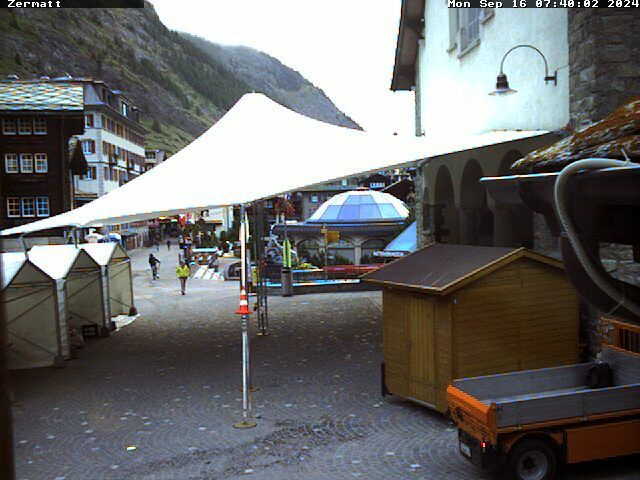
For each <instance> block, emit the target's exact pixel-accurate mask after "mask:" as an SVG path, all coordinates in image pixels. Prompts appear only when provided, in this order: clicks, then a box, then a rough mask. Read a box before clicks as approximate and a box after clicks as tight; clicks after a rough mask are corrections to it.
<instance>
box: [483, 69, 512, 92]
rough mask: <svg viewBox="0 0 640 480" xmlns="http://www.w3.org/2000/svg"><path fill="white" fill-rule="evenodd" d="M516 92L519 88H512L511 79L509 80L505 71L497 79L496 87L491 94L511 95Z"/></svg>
mask: <svg viewBox="0 0 640 480" xmlns="http://www.w3.org/2000/svg"><path fill="white" fill-rule="evenodd" d="M516 92H517V90H512V89H511V88H510V87H509V80H507V76H506V75H505V74H504V73H500V74H499V75H498V78H497V79H496V89H495V90H494V91H493V92H491V93H490V94H489V95H511V94H512V93H516Z"/></svg>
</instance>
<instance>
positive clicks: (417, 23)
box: [391, 0, 425, 91]
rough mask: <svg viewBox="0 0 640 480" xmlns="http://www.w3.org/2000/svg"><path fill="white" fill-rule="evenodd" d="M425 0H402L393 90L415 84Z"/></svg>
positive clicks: (407, 88)
mask: <svg viewBox="0 0 640 480" xmlns="http://www.w3.org/2000/svg"><path fill="white" fill-rule="evenodd" d="M424 7H425V0H402V7H401V13H400V26H399V29H398V41H397V44H396V57H395V62H394V65H393V77H392V79H391V90H393V91H398V90H411V88H412V87H413V86H414V85H415V77H416V61H417V59H418V40H419V38H420V33H421V31H422V23H423V12H424Z"/></svg>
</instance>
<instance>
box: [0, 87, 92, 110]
mask: <svg viewBox="0 0 640 480" xmlns="http://www.w3.org/2000/svg"><path fill="white" fill-rule="evenodd" d="M83 109H84V100H83V86H82V84H81V83H65V82H26V81H25V82H20V81H11V82H0V111H3V110H4V111H7V110H10V111H22V110H37V111H76V110H77V111H82V110H83Z"/></svg>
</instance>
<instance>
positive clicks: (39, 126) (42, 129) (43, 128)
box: [33, 118, 47, 135]
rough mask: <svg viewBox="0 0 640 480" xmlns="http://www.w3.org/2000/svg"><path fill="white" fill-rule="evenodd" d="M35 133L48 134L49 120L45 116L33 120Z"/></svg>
mask: <svg viewBox="0 0 640 480" xmlns="http://www.w3.org/2000/svg"><path fill="white" fill-rule="evenodd" d="M33 133H35V134H36V135H46V134H47V120H46V119H44V118H34V120H33Z"/></svg>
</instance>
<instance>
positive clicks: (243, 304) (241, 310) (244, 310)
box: [236, 288, 251, 315]
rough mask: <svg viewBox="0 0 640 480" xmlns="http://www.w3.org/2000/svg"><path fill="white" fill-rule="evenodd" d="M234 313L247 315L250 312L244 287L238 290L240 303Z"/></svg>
mask: <svg viewBox="0 0 640 480" xmlns="http://www.w3.org/2000/svg"><path fill="white" fill-rule="evenodd" d="M236 313H237V314H238V315H249V314H250V313H251V310H249V300H247V291H246V290H245V289H244V288H243V289H242V290H241V291H240V304H239V305H238V309H237V310H236Z"/></svg>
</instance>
